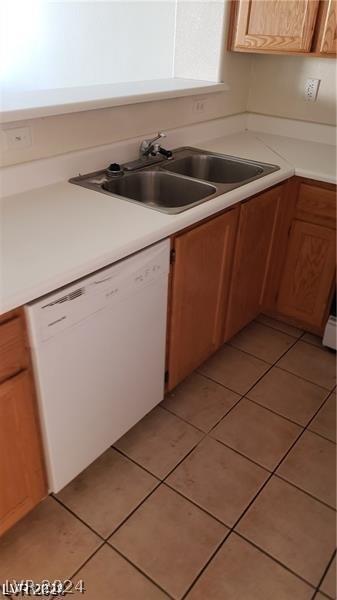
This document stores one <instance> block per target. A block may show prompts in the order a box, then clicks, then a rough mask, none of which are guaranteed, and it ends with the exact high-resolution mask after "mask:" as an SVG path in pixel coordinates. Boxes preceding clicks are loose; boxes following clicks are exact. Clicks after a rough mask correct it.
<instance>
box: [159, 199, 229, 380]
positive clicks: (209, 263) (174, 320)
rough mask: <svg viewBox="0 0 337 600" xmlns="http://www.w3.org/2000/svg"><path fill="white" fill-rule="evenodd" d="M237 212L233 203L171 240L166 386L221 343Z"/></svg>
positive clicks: (204, 358) (180, 377) (189, 370)
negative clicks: (225, 210)
mask: <svg viewBox="0 0 337 600" xmlns="http://www.w3.org/2000/svg"><path fill="white" fill-rule="evenodd" d="M238 212H239V209H238V208H235V209H233V210H231V211H229V212H228V213H225V214H223V215H221V216H219V217H215V218H214V219H212V220H211V221H208V222H207V223H205V224H203V225H200V226H198V227H195V228H194V229H192V230H190V231H187V232H186V233H183V234H182V235H180V236H178V237H177V238H176V239H175V263H174V271H173V279H172V296H171V319H170V331H169V338H170V339H169V360H168V370H169V381H168V388H169V389H172V388H174V387H175V386H176V385H177V384H178V383H179V382H180V381H181V380H182V379H184V378H185V377H186V376H187V375H189V374H190V373H191V372H192V371H193V370H194V369H195V368H196V367H198V366H199V365H200V364H201V363H202V362H203V361H204V360H206V358H208V356H210V355H211V354H212V353H213V352H214V351H215V350H216V349H217V348H218V347H219V345H220V344H221V341H222V340H221V337H222V335H221V334H222V330H223V322H224V315H225V308H226V299H227V291H228V286H229V280H230V275H231V269H232V262H233V248H234V241H235V234H236V228H237V220H238Z"/></svg>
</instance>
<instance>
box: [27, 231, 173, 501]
mask: <svg viewBox="0 0 337 600" xmlns="http://www.w3.org/2000/svg"><path fill="white" fill-rule="evenodd" d="M169 255H170V244H169V241H168V240H165V241H164V242H160V243H158V244H156V245H154V246H151V247H150V248H147V249H146V250H143V251H141V252H139V253H137V254H135V255H133V256H131V257H129V258H127V259H125V260H122V261H120V262H118V263H116V264H114V265H112V266H110V267H107V268H104V269H102V270H100V271H97V272H96V273H94V274H93V275H90V276H88V277H86V278H84V279H82V280H80V281H78V282H77V283H75V284H72V285H69V286H67V287H65V288H62V289H60V290H58V291H56V292H54V293H52V294H50V295H48V296H44V297H43V298H40V299H38V300H37V301H34V302H31V303H30V304H28V305H27V306H26V307H25V309H26V315H27V321H28V328H29V339H30V345H31V350H32V357H33V367H34V372H35V380H36V384H37V394H38V400H39V408H40V418H41V426H42V435H43V441H44V449H45V455H46V462H47V472H48V480H49V488H50V490H51V491H53V492H58V491H59V490H60V489H61V488H63V487H64V486H65V485H66V484H67V483H68V482H69V481H71V479H73V478H74V477H75V476H76V475H78V473H80V472H81V471H82V470H83V469H85V467H87V466H88V465H89V464H90V463H91V462H92V461H93V460H95V459H96V458H97V457H98V456H99V455H100V454H102V452H104V451H105V450H106V449H107V448H108V447H109V446H110V445H111V444H113V443H114V442H115V441H116V440H117V439H118V438H119V437H120V436H122V435H123V434H124V433H125V432H126V431H128V429H130V428H131V427H132V426H133V425H135V423H137V421H139V419H141V418H142V417H143V416H144V415H145V414H146V413H147V412H149V411H150V410H151V409H152V408H153V407H154V406H155V405H156V404H158V403H159V402H160V401H161V400H162V398H163V394H164V372H165V338H166V313H167V288H168V272H169Z"/></svg>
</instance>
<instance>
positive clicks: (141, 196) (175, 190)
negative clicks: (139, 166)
mask: <svg viewBox="0 0 337 600" xmlns="http://www.w3.org/2000/svg"><path fill="white" fill-rule="evenodd" d="M102 188H103V190H104V191H106V192H108V193H110V194H113V195H117V196H122V197H124V198H129V199H131V200H134V201H136V202H141V203H142V204H145V205H149V206H151V207H161V208H162V209H170V210H172V209H173V210H177V209H180V208H181V207H185V206H186V203H188V205H191V204H196V203H198V202H200V201H203V200H204V199H205V198H207V197H209V196H211V195H213V194H214V193H215V192H216V188H215V187H214V186H212V185H209V184H207V183H202V182H200V181H193V180H191V179H187V178H186V177H177V176H175V175H172V174H171V173H163V172H162V171H152V170H145V171H143V172H140V173H132V174H129V175H126V176H120V177H119V178H117V179H112V180H109V181H107V182H106V183H103V184H102Z"/></svg>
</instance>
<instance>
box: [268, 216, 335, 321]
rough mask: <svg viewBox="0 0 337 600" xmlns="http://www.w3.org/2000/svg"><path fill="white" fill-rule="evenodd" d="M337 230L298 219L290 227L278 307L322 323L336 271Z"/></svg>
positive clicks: (299, 318) (281, 311) (295, 315)
mask: <svg viewBox="0 0 337 600" xmlns="http://www.w3.org/2000/svg"><path fill="white" fill-rule="evenodd" d="M335 254H336V242H335V231H334V230H333V229H328V228H327V227H322V226H320V225H314V224H313V223H305V222H303V221H298V220H295V221H294V222H293V224H292V227H291V230H290V237H289V243H288V249H287V254H286V259H285V265H284V270H283V276H282V279H281V285H280V291H279V297H278V303H277V309H278V312H279V313H281V314H282V315H284V316H287V317H292V318H295V319H298V320H300V321H302V322H303V323H304V324H307V325H308V326H313V327H317V328H319V327H321V326H322V325H323V319H324V316H325V313H326V309H327V303H328V301H329V298H330V291H331V287H332V284H333V281H334V275H335V268H336V262H335Z"/></svg>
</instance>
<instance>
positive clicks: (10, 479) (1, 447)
mask: <svg viewBox="0 0 337 600" xmlns="http://www.w3.org/2000/svg"><path fill="white" fill-rule="evenodd" d="M45 495H46V485H45V479H44V470H43V459H42V453H41V445H40V437H39V430H38V425H37V419H36V414H35V404H34V395H33V389H32V383H31V380H30V376H29V374H28V373H27V372H24V373H21V374H20V375H17V376H16V377H13V378H12V379H8V380H7V381H5V382H4V383H2V384H1V385H0V535H1V534H2V533H3V532H4V531H6V529H8V528H9V527H10V526H11V525H13V524H14V523H15V522H16V521H18V520H19V519H20V518H21V517H22V516H24V515H25V514H26V513H27V512H28V511H29V510H30V509H31V508H33V507H34V506H35V505H36V504H37V503H38V502H39V501H40V500H41V499H42V498H43V497H44V496H45Z"/></svg>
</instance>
